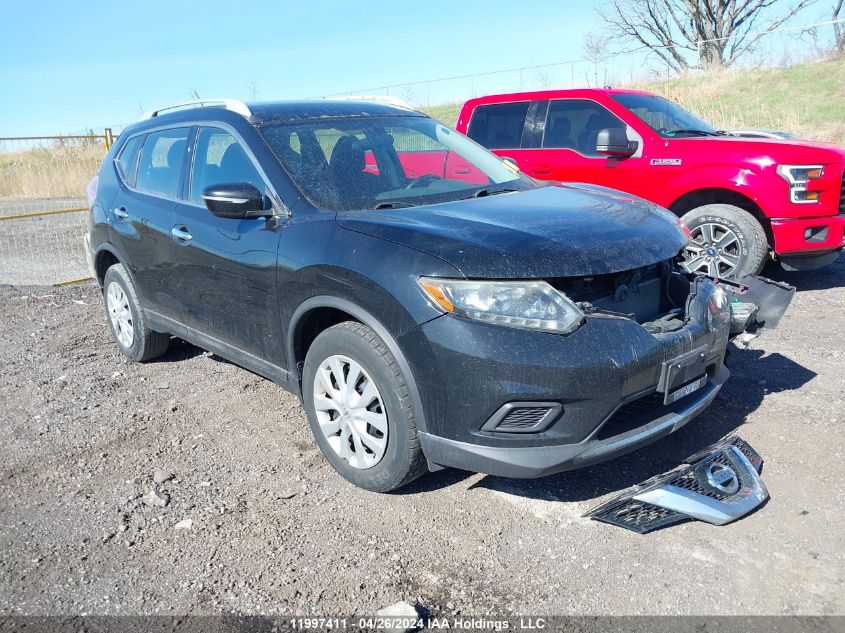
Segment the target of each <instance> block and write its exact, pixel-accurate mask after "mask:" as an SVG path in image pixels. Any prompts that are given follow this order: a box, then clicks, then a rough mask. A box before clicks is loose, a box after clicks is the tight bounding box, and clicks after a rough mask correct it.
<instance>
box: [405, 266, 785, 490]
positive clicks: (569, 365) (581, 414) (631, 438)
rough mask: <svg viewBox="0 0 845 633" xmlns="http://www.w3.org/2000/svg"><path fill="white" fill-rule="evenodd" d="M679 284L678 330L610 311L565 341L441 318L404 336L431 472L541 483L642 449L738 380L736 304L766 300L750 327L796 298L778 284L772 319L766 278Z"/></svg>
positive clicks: (776, 314)
mask: <svg viewBox="0 0 845 633" xmlns="http://www.w3.org/2000/svg"><path fill="white" fill-rule="evenodd" d="M755 279H756V278H755ZM672 283H673V284H674V288H675V289H676V290H677V292H676V295H677V298H678V299H679V300H680V299H681V298H685V299H686V306H685V307H684V309H683V311H679V313H680V314H681V316H682V317H683V321H682V322H681V323H680V324H676V325H673V324H672V323H671V322H668V321H661V322H660V323H659V324H657V325H658V326H659V327H655V326H654V324H653V323H651V322H648V323H642V324H641V323H639V322H637V321H636V320H635V319H633V318H630V317H626V316H625V315H620V314H615V313H613V312H610V311H604V312H603V313H602V312H596V313H594V314H588V316H587V318H586V322H585V324H584V325H583V326H582V327H581V328H580V329H579V330H577V331H576V332H574V333H573V334H571V335H569V336H560V335H555V334H547V333H538V332H530V331H527V330H521V329H518V328H507V327H500V326H495V325H488V324H483V323H477V322H471V321H468V320H463V319H458V318H452V317H448V316H444V317H440V318H437V319H433V320H432V321H429V322H428V323H426V324H424V325H422V326H421V327H419V328H416V329H415V330H413V331H411V332H409V333H407V334H406V335H404V336H403V337H401V338H400V340H399V343H400V346H402V347H403V349H404V350H406V354H407V356H408V358H409V360H410V361H411V365H412V371H413V374H414V376H415V378H416V382H417V385H418V387H419V389H420V392H421V396H422V402H423V403H424V404H423V406H424V407H425V418H426V423H427V428H425V429H424V431H423V432H422V433H421V443H422V448H423V452H424V454H425V456H426V458H427V460H428V463H429V467H430V468H431V469H432V470H437V469H438V468H440V467H455V468H460V469H463V470H470V471H474V472H482V473H487V474H491V475H497V476H503V477H514V478H534V477H543V476H546V475H550V474H554V473H556V472H561V471H564V470H571V469H574V468H581V467H584V466H588V465H591V464H595V463H599V462H602V461H606V460H609V459H612V458H615V457H617V456H620V455H623V454H625V453H627V452H630V451H633V450H635V449H638V448H640V447H643V446H646V445H647V444H649V443H651V442H654V441H656V440H658V439H660V438H662V437H665V436H666V435H669V434H670V433H672V432H673V431H676V430H678V429H679V428H681V427H682V426H684V425H685V424H686V423H687V422H689V421H690V420H692V419H693V418H694V417H696V416H697V415H698V414H700V413H701V412H702V411H703V410H704V409H705V408H706V407H707V406H708V405H709V404H710V402H712V401H713V399H714V398H715V397H716V395H717V394H718V392H719V389H720V388H721V387H722V385H723V384H724V382H725V380H726V379H727V378H728V376H729V375H730V374H729V372H728V370H727V368H726V367H725V366H724V364H723V360H724V355H725V348H726V345H727V342H728V337H729V333H730V329H731V310H730V300H731V298H736V297H740V298H741V299H742V300H743V301H744V302H745V303H751V300H754V301H759V302H760V304H761V305H758V304H754V309H753V314H750V315H749V316H748V318H747V319H746V325H747V326H749V327H751V326H752V325H753V326H755V327H758V326H760V325H762V323H761V320H762V321H764V324H765V326H767V327H768V326H771V325H772V324H776V322H777V317H779V316H780V315H781V314H782V313H783V310H785V309H786V305H788V303H789V300H790V299H791V292H790V291H789V290H787V289H782V288H779V287H778V288H777V290H778V293H777V295H778V296H779V297H780V299H781V301H780V303H781V305H780V307H779V308H778V310H779V312H778V310H775V311H774V312H773V313H772V314H771V315H769V314H768V313H767V312H766V311H765V310H764V309H763V308H764V307H765V306H762V304H763V303H764V301H763V299H764V298H765V297H764V296H763V295H764V294H765V293H763V291H762V289H767V288H770V287H776V285H775V286H771V284H773V283H774V282H771V284H770V283H769V282H768V280H762V281H760V282H759V283H758V282H756V281H755V280H747V282H746V285H744V286H741V287H740V286H739V285H737V284H733V285H731V284H730V282H726V281H723V280H717V279H709V278H706V277H700V276H699V277H694V278H692V279H691V280H690V281H687V282H686V283H687V284H688V285H687V288H688V290H687V291H686V294H684V293H683V292H682V288H681V287H680V285H681V284H682V283H683V281H682V277H680V276H678V277H675V278H674V280H673V281H672ZM669 290H672V288H670V289H669ZM792 291H794V289H792ZM784 293H785V295H784ZM784 297H785V299H784ZM764 317H765V318H764ZM667 324H668V326H669V327H666V325H667Z"/></svg>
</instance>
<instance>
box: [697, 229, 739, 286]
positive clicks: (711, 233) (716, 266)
mask: <svg viewBox="0 0 845 633" xmlns="http://www.w3.org/2000/svg"><path fill="white" fill-rule="evenodd" d="M690 232H691V233H692V241H690V242H689V243H688V244H687V245H686V247H685V248H684V260H685V261H684V268H686V269H687V270H688V271H689V272H691V273H697V272H700V273H704V274H707V275H710V276H711V277H729V276H730V275H731V274H733V272H734V271H735V270H736V268H737V266H739V263H740V257H741V254H742V251H741V245H740V241H739V238H738V237H737V235H736V233H734V232H733V231H732V230H731V229H729V228H728V227H726V226H724V225H723V224H716V223H711V222H708V223H704V224H699V225H697V226H695V227H694V228H692V229H691V230H690Z"/></svg>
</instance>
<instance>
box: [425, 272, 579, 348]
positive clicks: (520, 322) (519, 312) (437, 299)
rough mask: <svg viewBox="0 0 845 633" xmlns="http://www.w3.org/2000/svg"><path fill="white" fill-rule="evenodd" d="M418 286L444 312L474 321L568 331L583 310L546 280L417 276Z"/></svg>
mask: <svg viewBox="0 0 845 633" xmlns="http://www.w3.org/2000/svg"><path fill="white" fill-rule="evenodd" d="M418 283H419V285H420V287H421V288H422V289H423V291H424V292H425V294H426V295H427V296H428V297H429V298H431V300H432V301H434V303H435V304H436V305H437V306H439V307H440V308H441V309H443V310H444V311H445V312H448V313H451V314H454V315H457V316H462V317H465V318H467V319H473V320H475V321H484V322H485V323H495V324H497V325H508V326H511V327H518V328H526V329H530V330H541V331H543V332H554V333H557V334H568V333H570V332H573V331H574V330H576V329H577V328H578V327H579V326H580V325H581V322H582V321H583V320H584V313H583V312H581V310H580V309H578V306H576V305H575V304H574V303H572V301H570V300H569V299H568V298H567V297H566V296H565V295H564V294H563V293H561V292H558V291H557V290H555V289H554V288H552V287H551V286H550V285H549V284H547V283H546V282H545V281H467V280H463V279H439V278H436V277H420V279H419V280H418Z"/></svg>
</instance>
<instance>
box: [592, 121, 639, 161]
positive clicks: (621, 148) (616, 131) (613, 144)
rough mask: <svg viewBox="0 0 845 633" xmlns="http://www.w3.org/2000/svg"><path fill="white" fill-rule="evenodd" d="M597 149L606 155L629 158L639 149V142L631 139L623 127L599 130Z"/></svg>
mask: <svg viewBox="0 0 845 633" xmlns="http://www.w3.org/2000/svg"><path fill="white" fill-rule="evenodd" d="M596 151H597V152H598V153H599V154H604V155H605V156H612V157H615V158H628V157H629V156H633V155H634V153H636V151H637V142H636V141H629V140H628V135H627V134H626V133H625V130H623V129H622V128H618V127H616V128H610V129H604V130H599V133H598V135H597V136H596Z"/></svg>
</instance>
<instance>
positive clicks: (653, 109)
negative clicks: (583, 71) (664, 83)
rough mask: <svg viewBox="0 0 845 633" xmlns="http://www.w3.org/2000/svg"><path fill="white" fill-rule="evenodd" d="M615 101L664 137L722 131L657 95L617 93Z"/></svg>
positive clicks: (714, 134) (712, 133) (716, 133)
mask: <svg viewBox="0 0 845 633" xmlns="http://www.w3.org/2000/svg"><path fill="white" fill-rule="evenodd" d="M612 98H613V100H614V101H616V102H617V103H619V104H620V105H622V106H624V107H625V108H627V109H628V110H630V111H631V112H633V113H634V114H635V115H636V116H637V117H638V118H639V119H640V120H641V121H642V122H643V123H645V124H646V125H648V126H649V127H650V128H651V129H653V130H654V131H655V132H657V133H658V134H660V136H664V137H669V138H671V137H676V136H716V135H719V134H720V132H719V131H718V130H717V129H716V128H714V127H713V126H712V125H710V124H709V123H705V122H704V121H702V120H701V119H699V118H698V117H697V116H695V115H694V114H692V113H691V112H688V111H687V110H684V109H683V108H682V107H681V106H679V105H677V104H675V103H672V102H671V101H669V100H668V99H664V98H663V97H658V96H657V95H638V94H615V95H612Z"/></svg>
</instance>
